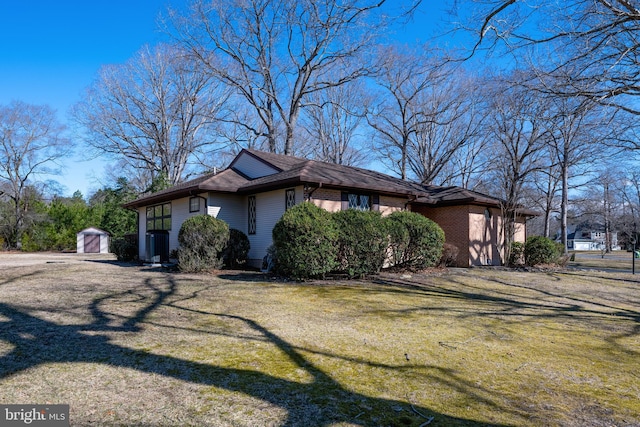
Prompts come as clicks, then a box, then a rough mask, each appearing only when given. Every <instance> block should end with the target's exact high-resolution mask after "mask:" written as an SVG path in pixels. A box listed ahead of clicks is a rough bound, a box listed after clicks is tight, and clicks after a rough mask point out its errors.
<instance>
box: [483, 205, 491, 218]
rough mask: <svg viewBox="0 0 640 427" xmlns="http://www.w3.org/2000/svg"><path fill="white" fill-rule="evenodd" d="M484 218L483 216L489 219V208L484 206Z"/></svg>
mask: <svg viewBox="0 0 640 427" xmlns="http://www.w3.org/2000/svg"><path fill="white" fill-rule="evenodd" d="M484 218H485V219H486V220H487V221H491V211H490V210H489V208H486V209H485V210H484Z"/></svg>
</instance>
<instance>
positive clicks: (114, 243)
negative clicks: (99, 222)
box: [110, 237, 138, 261]
mask: <svg viewBox="0 0 640 427" xmlns="http://www.w3.org/2000/svg"><path fill="white" fill-rule="evenodd" d="M110 249H111V252H112V253H113V254H114V255H115V256H116V258H117V260H118V261H133V260H134V259H136V257H137V256H138V247H137V246H136V244H135V243H133V242H131V241H129V240H127V239H125V238H124V237H120V238H116V239H112V240H111V248H110Z"/></svg>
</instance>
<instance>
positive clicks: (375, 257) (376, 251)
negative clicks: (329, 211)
mask: <svg viewBox="0 0 640 427" xmlns="http://www.w3.org/2000/svg"><path fill="white" fill-rule="evenodd" d="M333 220H334V221H335V223H336V227H337V230H338V241H337V261H338V271H339V272H341V273H345V274H347V275H348V276H349V277H363V276H365V275H367V274H374V273H378V272H380V270H381V269H382V266H383V265H384V261H385V258H386V255H387V246H388V238H387V232H386V227H385V221H384V219H383V218H382V215H381V214H380V212H375V211H359V210H355V209H348V210H345V211H338V212H335V213H334V214H333Z"/></svg>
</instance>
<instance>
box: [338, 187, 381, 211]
mask: <svg viewBox="0 0 640 427" xmlns="http://www.w3.org/2000/svg"><path fill="white" fill-rule="evenodd" d="M347 209H357V210H360V211H372V210H373V211H379V210H380V196H379V195H378V194H361V193H347V192H343V193H342V210H347Z"/></svg>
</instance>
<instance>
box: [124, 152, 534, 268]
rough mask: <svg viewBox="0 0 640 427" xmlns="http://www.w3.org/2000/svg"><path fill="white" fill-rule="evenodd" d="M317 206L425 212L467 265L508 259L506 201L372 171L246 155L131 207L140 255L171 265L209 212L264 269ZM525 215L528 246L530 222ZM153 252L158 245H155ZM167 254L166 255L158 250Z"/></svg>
mask: <svg viewBox="0 0 640 427" xmlns="http://www.w3.org/2000/svg"><path fill="white" fill-rule="evenodd" d="M303 201H310V202H312V203H314V204H316V205H317V206H319V207H321V208H324V209H326V210H328V211H332V212H333V211H338V210H342V209H350V208H354V209H367V210H368V209H372V210H377V211H380V212H381V213H382V214H383V215H387V214H390V213H391V212H394V211H400V210H410V211H415V212H419V213H421V214H423V215H425V216H427V217H428V218H430V219H432V220H434V221H435V222H437V223H438V224H439V225H440V226H441V227H442V228H443V230H444V232H445V235H446V241H447V242H448V243H451V244H453V245H455V246H457V247H458V248H459V250H460V252H459V255H458V265H459V266H467V267H468V266H470V265H500V264H501V263H502V261H503V258H504V248H503V244H502V242H503V240H504V239H503V238H502V236H501V228H502V214H501V210H500V200H498V199H496V198H493V197H490V196H487V195H483V194H480V193H477V192H473V191H470V190H466V189H463V188H459V187H435V186H423V185H420V184H417V183H412V182H408V181H404V180H401V179H398V178H394V177H391V176H389V175H386V174H383V173H380V172H375V171H371V170H367V169H362V168H356V167H351V166H344V165H336V164H330V163H325V162H320V161H314V160H308V159H302V158H298V157H292V156H286V155H281V154H273V153H267V152H262V151H258V150H251V149H243V150H242V151H241V152H240V153H239V154H238V155H237V156H236V157H235V158H234V160H233V161H232V162H231V164H230V165H229V167H227V168H226V169H224V170H222V171H220V172H217V173H211V174H207V175H204V176H201V177H199V178H196V179H193V180H190V181H186V182H183V183H180V184H178V185H175V186H173V187H171V188H168V189H165V190H162V191H159V192H156V193H153V194H150V195H147V196H143V197H141V198H139V199H137V200H134V201H132V202H129V203H127V204H125V207H127V208H129V209H135V210H136V211H137V212H138V218H139V220H138V241H139V242H140V244H139V256H140V258H141V259H144V260H147V261H151V260H152V259H153V260H158V258H159V259H160V260H161V261H164V260H166V259H167V258H168V252H169V251H171V250H173V249H176V248H177V247H178V232H179V230H180V226H181V225H182V223H183V222H184V221H185V220H186V219H187V218H189V217H190V216H193V215H200V214H208V215H212V216H214V217H216V218H219V219H221V220H224V221H225V222H227V223H228V224H229V227H230V228H236V229H238V230H241V231H243V232H244V233H245V234H246V235H247V236H248V238H249V241H250V243H251V250H250V252H249V258H250V260H249V261H250V263H251V264H252V265H254V266H260V265H261V263H262V259H263V257H264V256H265V255H266V253H267V248H268V247H269V246H270V245H271V244H272V234H271V232H272V229H273V227H274V225H275V224H276V222H277V221H278V220H279V219H280V217H281V216H282V214H283V213H284V212H285V211H286V210H287V209H288V208H290V207H292V206H294V205H296V204H298V203H301V202H303ZM532 214H533V213H532V212H531V211H525V210H523V211H521V212H519V214H518V217H517V221H516V222H517V224H516V230H517V232H516V239H517V240H519V241H524V239H525V235H526V228H525V227H526V218H527V217H528V216H530V215H532ZM152 246H153V247H152ZM158 247H160V248H165V249H163V253H162V254H158V253H155V248H158Z"/></svg>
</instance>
